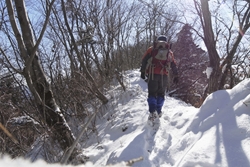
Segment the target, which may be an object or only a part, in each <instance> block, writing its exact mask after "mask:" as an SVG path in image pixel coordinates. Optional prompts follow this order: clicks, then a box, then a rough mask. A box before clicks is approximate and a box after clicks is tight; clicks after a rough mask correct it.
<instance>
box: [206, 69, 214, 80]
mask: <svg viewBox="0 0 250 167" xmlns="http://www.w3.org/2000/svg"><path fill="white" fill-rule="evenodd" d="M212 72H213V68H212V67H207V69H206V75H207V79H209V78H210V75H211V73H212Z"/></svg>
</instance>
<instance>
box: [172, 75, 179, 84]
mask: <svg viewBox="0 0 250 167" xmlns="http://www.w3.org/2000/svg"><path fill="white" fill-rule="evenodd" d="M173 82H174V84H177V83H178V82H179V77H178V76H176V77H174V80H173Z"/></svg>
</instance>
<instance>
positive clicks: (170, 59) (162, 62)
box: [140, 35, 178, 122]
mask: <svg viewBox="0 0 250 167" xmlns="http://www.w3.org/2000/svg"><path fill="white" fill-rule="evenodd" d="M170 68H171V69H172V72H173V82H174V84H177V83H178V72H177V67H176V63H175V60H174V55H173V52H172V51H171V50H170V45H169V44H168V43H167V37H166V36H164V35H160V36H159V37H158V38H157V39H156V41H154V44H153V46H151V47H149V48H148V49H147V51H146V53H145V54H144V56H143V58H142V62H141V69H140V72H141V78H142V79H144V80H145V79H146V76H147V79H146V80H147V82H148V99H147V102H148V106H149V112H150V114H149V117H148V120H149V121H151V122H154V120H155V119H156V118H157V115H158V118H160V117H161V116H162V106H163V104H164V101H165V97H164V96H165V90H166V87H167V83H168V73H169V70H170Z"/></svg>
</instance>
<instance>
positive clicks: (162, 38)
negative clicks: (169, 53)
mask: <svg viewBox="0 0 250 167" xmlns="http://www.w3.org/2000/svg"><path fill="white" fill-rule="evenodd" d="M157 41H165V42H167V37H166V36H165V35H160V36H159V37H158V38H157Z"/></svg>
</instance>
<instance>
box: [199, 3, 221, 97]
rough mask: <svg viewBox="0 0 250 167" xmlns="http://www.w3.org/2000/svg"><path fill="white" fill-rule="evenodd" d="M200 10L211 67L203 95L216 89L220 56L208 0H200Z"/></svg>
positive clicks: (219, 73) (219, 71) (219, 72)
mask: <svg viewBox="0 0 250 167" xmlns="http://www.w3.org/2000/svg"><path fill="white" fill-rule="evenodd" d="M201 12H202V16H203V20H202V23H203V24H202V25H203V31H204V42H205V45H206V47H207V50H208V54H209V60H210V61H209V66H210V67H211V68H212V69H213V71H212V73H211V75H210V77H209V79H208V86H207V88H206V90H205V92H204V97H206V96H207V95H208V94H210V93H212V92H214V91H216V90H218V84H219V77H220V75H221V69H220V57H219V54H218V52H217V50H216V41H215V40H214V33H213V29H212V23H211V14H210V11H209V6H208V0H201Z"/></svg>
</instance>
